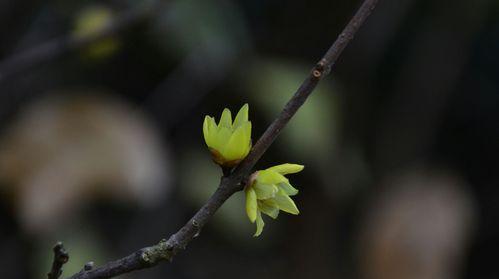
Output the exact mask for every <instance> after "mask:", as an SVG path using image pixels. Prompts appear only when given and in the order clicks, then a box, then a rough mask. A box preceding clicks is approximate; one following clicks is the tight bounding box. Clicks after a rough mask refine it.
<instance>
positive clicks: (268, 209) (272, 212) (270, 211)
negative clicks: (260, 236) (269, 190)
mask: <svg viewBox="0 0 499 279" xmlns="http://www.w3.org/2000/svg"><path fill="white" fill-rule="evenodd" d="M258 209H259V210H260V211H261V212H263V213H265V214H267V215H268V216H270V217H271V218H273V219H276V218H277V216H278V215H279V208H278V207H277V206H270V205H269V204H267V203H265V202H263V201H258Z"/></svg>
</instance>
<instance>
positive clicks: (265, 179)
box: [244, 164, 304, 236]
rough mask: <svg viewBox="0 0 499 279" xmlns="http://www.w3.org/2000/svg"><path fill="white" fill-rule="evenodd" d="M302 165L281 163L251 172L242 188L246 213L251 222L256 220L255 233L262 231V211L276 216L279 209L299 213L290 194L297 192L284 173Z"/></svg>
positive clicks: (296, 169) (288, 172)
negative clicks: (244, 194)
mask: <svg viewBox="0 0 499 279" xmlns="http://www.w3.org/2000/svg"><path fill="white" fill-rule="evenodd" d="M303 168H304V167H303V166H302V165H296V164H282V165H278V166H274V167H271V168H268V169H266V170H261V171H257V172H255V173H253V174H252V175H251V177H250V179H249V183H248V185H246V188H245V189H244V191H245V193H246V213H247V214H248V218H249V220H250V221H251V223H255V222H256V233H255V234H254V236H259V235H260V234H261V233H262V230H263V226H264V225H265V223H264V222H263V219H262V213H263V214H266V215H268V216H270V217H271V218H273V219H275V218H277V216H278V214H279V211H280V210H282V211H284V212H287V213H290V214H294V215H297V214H299V213H300V211H299V210H298V208H297V207H296V205H295V203H294V202H293V200H292V199H291V198H290V196H294V195H296V194H298V190H297V189H296V188H294V187H293V186H292V185H291V184H290V183H289V180H288V179H287V178H286V177H284V175H286V174H290V173H297V172H300V171H302V170H303Z"/></svg>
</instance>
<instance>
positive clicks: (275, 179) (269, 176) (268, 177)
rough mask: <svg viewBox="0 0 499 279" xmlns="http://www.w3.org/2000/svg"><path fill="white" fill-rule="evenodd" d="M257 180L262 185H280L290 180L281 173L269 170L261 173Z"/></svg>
mask: <svg viewBox="0 0 499 279" xmlns="http://www.w3.org/2000/svg"><path fill="white" fill-rule="evenodd" d="M256 180H257V181H258V182H259V183H262V184H279V183H283V182H288V179H287V178H286V177H284V176H283V175H281V174H280V173H278V172H275V171H272V170H268V169H267V170H262V171H259V172H258V177H257V178H256Z"/></svg>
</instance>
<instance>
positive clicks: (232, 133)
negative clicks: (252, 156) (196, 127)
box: [203, 104, 251, 168]
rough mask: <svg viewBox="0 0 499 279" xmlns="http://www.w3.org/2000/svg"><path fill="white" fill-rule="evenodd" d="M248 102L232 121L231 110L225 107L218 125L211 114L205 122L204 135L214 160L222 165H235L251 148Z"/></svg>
mask: <svg viewBox="0 0 499 279" xmlns="http://www.w3.org/2000/svg"><path fill="white" fill-rule="evenodd" d="M248 110H249V107H248V104H245V105H244V106H242V107H241V109H240V110H239V112H238V113H237V115H236V118H235V119H234V122H232V116H231V112H230V110H228V109H224V111H223V112H222V116H221V117H220V121H219V123H218V125H217V124H216V122H215V119H214V118H213V117H211V116H208V115H207V116H206V117H205V119H204V123H203V135H204V140H205V142H206V145H207V146H208V148H209V149H210V152H211V155H212V157H213V160H214V161H215V162H216V163H217V164H219V165H220V166H222V167H229V168H230V167H234V166H236V165H237V164H239V162H241V161H242V160H243V159H244V158H245V157H246V156H247V155H248V153H249V151H250V149H251V122H250V121H248Z"/></svg>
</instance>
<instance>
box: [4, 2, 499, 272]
mask: <svg viewBox="0 0 499 279" xmlns="http://www.w3.org/2000/svg"><path fill="white" fill-rule="evenodd" d="M359 4H360V1H346V0H335V1H327V0H322V1H295V0H288V1H280V0H279V1H278V0H266V1H260V0H252V1H246V0H238V1H229V0H214V1H201V0H176V1H175V0H172V1H154V0H148V1H131V0H130V1H123V0H120V1H118V0H109V1H83V0H80V1H62V0H51V1H35V0H25V1H12V0H0V23H1V24H0V38H1V41H0V42H1V43H0V263H1V264H0V266H1V270H0V274H2V277H3V278H43V277H44V276H45V274H46V273H47V272H48V271H49V268H50V263H51V261H52V251H51V247H52V246H53V245H54V243H55V242H56V241H58V240H60V241H63V242H64V244H65V247H66V248H67V250H68V252H69V254H70V261H69V263H68V264H67V265H65V267H64V273H63V277H67V276H69V275H71V274H73V273H75V272H78V271H79V270H81V269H82V267H83V265H84V264H85V263H87V262H89V261H94V262H95V264H96V265H100V264H103V263H105V262H107V261H109V260H112V259H116V258H118V257H121V256H125V255H127V254H129V253H131V252H132V251H135V250H136V249H139V248H141V247H144V246H146V245H151V244H154V243H156V242H157V241H159V240H160V239H161V238H165V237H168V236H169V235H170V234H172V233H174V232H175V231H176V230H177V229H178V228H180V227H181V226H182V225H183V224H184V223H185V222H186V221H187V220H188V218H190V217H191V216H192V214H193V213H194V212H195V211H196V210H197V209H198V208H199V207H200V206H201V205H202V204H203V203H204V202H205V201H206V199H207V198H208V197H209V195H210V194H211V193H212V192H213V191H214V190H215V188H216V186H217V185H218V181H219V178H220V175H221V173H220V170H219V169H218V167H217V166H216V165H215V164H213V163H212V162H211V159H210V155H209V152H208V151H207V149H206V148H205V143H204V140H203V137H202V129H201V127H202V121H203V118H204V116H205V115H206V114H209V115H215V116H216V117H217V118H218V117H219V114H220V113H221V111H222V109H223V108H224V107H228V108H230V109H231V110H232V111H233V112H234V111H237V110H238V109H239V108H240V107H241V105H242V104H244V103H246V102H247V103H249V104H250V119H251V120H252V122H253V127H254V131H253V139H254V140H256V139H257V138H258V137H259V136H260V135H261V134H262V133H263V131H264V130H265V128H266V127H267V126H268V125H269V123H270V122H271V121H272V120H273V119H274V118H275V117H276V115H277V114H278V113H279V112H280V110H281V108H282V107H283V105H284V104H285V102H286V100H287V99H288V98H289V97H290V96H291V94H292V93H294V91H295V90H296V88H297V87H298V86H299V84H300V83H301V82H302V80H303V79H304V78H305V77H306V75H307V74H308V73H309V71H310V69H311V68H312V66H313V65H314V63H316V62H317V61H318V60H319V59H320V57H321V56H322V54H323V53H324V52H325V51H326V50H327V49H328V47H329V46H330V44H331V43H332V42H333V41H334V39H335V38H336V36H337V35H338V34H339V33H340V32H341V30H342V28H343V27H344V26H345V24H346V23H347V21H348V20H349V19H350V17H351V16H352V15H353V13H354V12H355V10H356V9H357V7H358V6H359ZM498 76H499V1H497V0H475V1H467V0H456V1H452V2H451V1H434V0H420V1H416V0H384V1H380V3H379V5H378V7H377V9H376V10H375V12H374V14H373V15H372V16H371V17H370V18H369V19H368V21H367V22H366V24H365V26H363V27H362V28H361V30H360V32H359V33H358V34H357V36H356V37H355V39H354V41H353V42H352V43H351V44H350V45H349V46H348V47H347V49H346V51H345V52H344V54H343V55H342V57H341V58H340V59H339V61H338V63H337V64H336V65H335V68H334V69H333V72H332V75H331V76H328V77H327V78H325V79H324V80H323V81H322V82H321V84H320V86H319V87H318V88H317V90H316V91H315V92H314V94H313V95H312V96H311V98H310V99H309V100H308V101H307V103H306V104H305V105H304V106H303V107H302V109H301V110H300V111H299V112H298V114H297V115H296V117H295V118H294V119H293V120H292V121H291V123H290V124H289V125H288V126H287V127H286V129H285V130H284V131H283V133H282V134H281V136H280V137H279V138H278V139H277V141H276V142H275V143H274V144H273V145H272V147H271V148H270V149H269V151H268V152H267V153H266V154H265V155H264V157H263V158H262V160H261V161H260V162H259V163H258V166H257V167H258V168H260V169H261V168H267V167H269V166H271V165H275V164H279V163H285V162H291V163H300V164H304V165H305V166H306V168H305V170H304V171H303V172H301V173H299V174H297V175H294V176H292V177H290V179H291V182H292V183H293V184H294V185H295V186H296V187H297V188H299V190H300V194H299V195H298V196H296V203H297V205H298V207H299V208H300V210H301V214H300V215H299V216H289V215H286V214H282V215H281V216H280V217H279V218H278V219H277V220H275V221H274V220H269V219H265V220H266V223H267V225H266V227H265V230H264V232H263V234H262V236H260V237H259V238H253V237H252V235H253V233H254V230H255V227H254V225H253V224H250V223H249V221H248V220H247V217H246V215H245V212H244V201H243V198H244V197H243V194H242V193H238V194H236V195H235V196H233V197H232V198H231V199H230V200H229V201H228V202H227V203H226V204H224V206H223V208H222V209H221V210H220V211H219V212H217V214H216V216H215V217H214V218H213V219H212V221H211V222H210V223H209V224H208V225H207V226H206V227H205V228H204V229H203V231H202V233H201V235H200V237H199V238H197V239H196V240H195V241H193V242H192V243H191V245H190V246H189V247H188V249H187V250H186V251H184V252H183V253H181V254H179V255H178V256H177V257H176V258H175V259H174V261H173V263H172V264H162V265H159V266H157V267H155V268H152V269H149V270H144V271H140V272H136V273H131V274H127V275H124V276H122V277H121V278H234V277H237V278H363V279H377V278H384V279H386V278H388V279H390V278H418V279H424V278H431V279H435V278H439V279H445V278H498V277H499V271H498V270H497V263H496V262H497V261H496V258H497V255H496V254H497V251H496V250H497V249H496V248H494V247H499V246H495V245H498V242H499V221H498V220H499V187H498V186H499V185H498V184H499V78H498Z"/></svg>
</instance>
